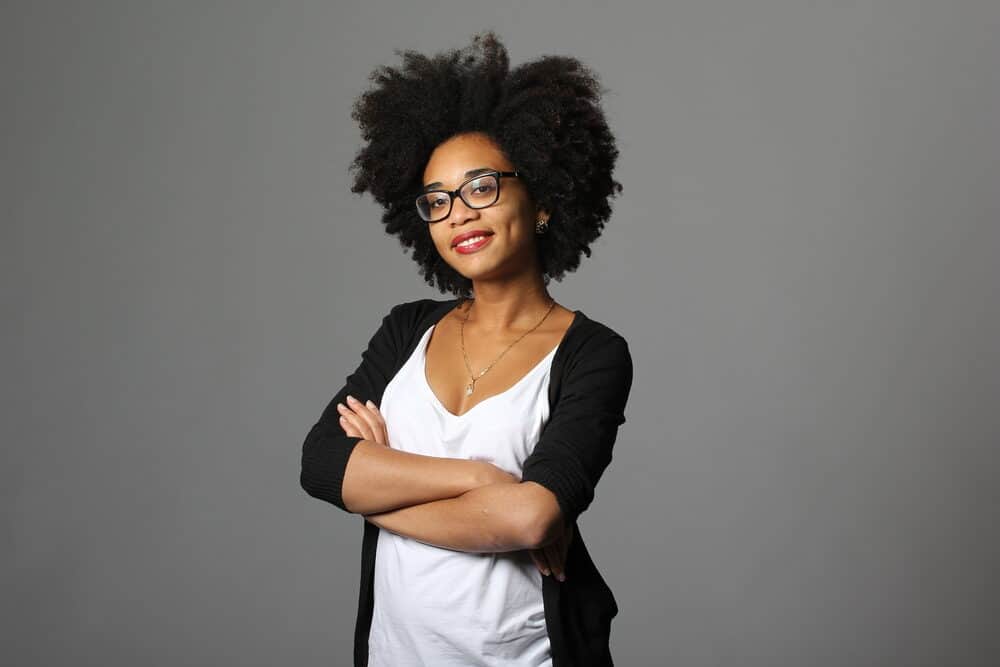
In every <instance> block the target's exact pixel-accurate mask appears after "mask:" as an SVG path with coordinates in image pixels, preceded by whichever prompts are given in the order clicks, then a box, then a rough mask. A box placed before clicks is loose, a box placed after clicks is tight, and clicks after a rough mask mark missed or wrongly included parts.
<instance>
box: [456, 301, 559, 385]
mask: <svg viewBox="0 0 1000 667" xmlns="http://www.w3.org/2000/svg"><path fill="white" fill-rule="evenodd" d="M555 305H556V302H555V299H553V300H552V303H550V304H549V309H548V310H546V311H545V314H544V315H543V316H542V319H540V320H538V324H536V325H535V326H533V327H531V328H530V329H528V330H527V331H525V332H524V333H523V334H521V335H520V336H519V337H518V339H517V340H515V341H514V342H513V343H511V344H510V345H508V346H507V349H506V350H504V351H503V352H501V353H500V356H499V357H497V358H496V359H494V360H493V363H491V364H490V365H489V366H487V367H486V368H484V369H483V370H482V372H480V373H479V376H478V377H477V376H476V375H475V374H474V373H473V372H472V367H471V366H470V365H469V355H467V354H466V353H465V323H466V322H468V321H469V315H470V314H471V310H472V304H469V308H468V309H467V310H466V313H465V319H464V320H462V327H461V330H460V336H461V339H462V357H463V358H464V359H465V368H466V370H468V371H469V378H470V380H471V381H470V382H469V384H467V385H465V395H466V396H472V392H473V391H475V389H476V382H478V381H479V379H480V378H482V377H483V376H484V375H486V371H488V370H490V369H491V368H493V366H494V365H495V364H496V363H497V362H498V361H500V359H502V358H503V355H505V354H507V352H508V351H509V350H510V348H512V347H514V346H515V345H517V344H518V343H519V342H521V339H522V338H524V337H525V336H527V335H528V334H530V333H531V332H532V331H534V330H535V329H537V328H538V327H540V326H542V322H544V321H545V318H546V317H548V316H549V313H551V312H552V309H553V308H554V307H555Z"/></svg>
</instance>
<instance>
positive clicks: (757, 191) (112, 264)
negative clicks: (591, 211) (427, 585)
mask: <svg viewBox="0 0 1000 667" xmlns="http://www.w3.org/2000/svg"><path fill="white" fill-rule="evenodd" d="M486 28H493V29H495V30H497V31H498V32H499V33H500V35H501V37H502V38H503V39H504V40H505V42H506V44H507V46H508V47H509V49H510V53H511V56H512V60H513V61H514V63H515V64H516V63H519V62H522V61H525V60H529V59H533V58H535V57H538V56H540V55H543V54H550V53H553V54H572V55H576V56H578V57H580V58H581V59H582V60H584V61H585V62H587V63H588V64H589V65H591V66H592V67H593V68H594V69H595V70H597V71H598V72H599V73H600V74H601V75H602V77H603V81H604V83H605V85H606V86H607V88H608V94H607V97H606V107H607V111H608V113H609V116H610V121H611V124H612V126H613V128H614V130H615V131H616V132H617V135H618V137H619V140H620V148H621V160H620V169H619V171H618V177H619V179H620V180H621V182H622V183H623V184H624V192H623V193H622V197H621V198H620V199H618V200H617V202H616V207H615V214H614V216H613V219H612V220H611V222H610V224H609V225H608V227H607V230H606V234H605V235H604V237H603V238H602V239H600V241H599V242H598V243H597V244H596V246H595V248H594V255H593V257H592V258H590V259H587V260H585V261H584V263H583V265H582V267H581V268H580V270H579V271H578V272H577V273H576V274H574V275H571V276H569V277H568V278H567V280H565V281H564V282H563V283H554V284H553V294H554V295H555V297H556V298H557V299H558V300H559V301H560V302H561V303H564V304H566V305H568V306H570V307H572V308H579V309H582V310H584V311H585V312H586V313H587V314H588V315H590V316H591V317H593V318H596V319H598V320H601V321H603V322H606V323H608V324H610V325H611V326H613V327H614V328H615V329H617V330H618V331H619V332H621V333H622V334H623V335H624V336H625V337H626V338H627V339H628V340H629V343H630V345H631V349H632V353H633V356H634V359H635V361H636V375H635V384H634V388H633V393H632V398H631V401H630V404H629V408H628V412H627V415H628V422H627V423H626V424H625V425H624V426H623V427H622V430H621V432H620V437H619V442H618V444H617V446H616V450H615V451H616V454H615V459H614V462H613V463H612V465H611V467H610V468H609V469H608V471H607V473H606V474H605V477H604V478H603V480H602V482H601V484H600V486H599V487H598V492H597V498H596V501H595V503H594V505H593V506H592V507H591V509H590V510H589V511H588V512H587V513H586V514H585V515H584V516H583V517H582V518H581V527H582V529H583V531H584V533H585V534H586V535H587V538H588V544H589V545H590V548H591V551H592V553H593V555H594V558H595V560H596V561H597V563H598V566H599V567H600V568H601V569H602V571H603V572H604V573H605V574H606V578H607V580H608V582H609V584H610V585H611V587H612V588H613V590H614V591H615V593H616V595H617V598H618V601H619V604H620V607H621V612H620V614H619V616H618V618H617V619H616V621H615V625H614V628H613V644H612V649H613V653H614V655H615V656H616V659H617V661H618V663H619V664H621V665H679V666H684V667H702V666H709V665H741V666H746V665H760V666H765V665H767V666H774V665H817V666H827V665H828V666H830V667H835V666H838V667H839V666H843V665H852V666H853V665H858V666H861V665H873V666H874V665H927V666H931V665H933V666H935V667H938V666H940V665H968V666H972V665H984V666H985V665H994V664H997V662H996V661H997V660H998V659H1000V658H998V655H1000V652H998V650H997V649H998V646H997V639H996V634H995V633H996V630H997V620H996V619H997V613H998V612H1000V604H998V588H1000V587H998V585H997V584H998V581H997V579H998V576H997V572H998V568H997V563H998V562H1000V539H998V530H997V526H996V515H997V502H998V492H997V479H998V473H1000V461H998V458H1000V457H998V454H997V447H998V443H1000V423H998V422H1000V417H998V414H1000V411H998V409H997V408H998V404H1000V402H998V399H1000V350H998V347H1000V345H998V340H1000V307H998V298H997V286H998V284H1000V268H998V266H1000V263H998V262H997V260H996V258H995V256H996V255H997V254H998V251H1000V228H998V220H1000V203H998V195H997V190H998V185H1000V40H998V39H997V37H996V35H997V34H998V32H1000V4H998V3H996V2H990V1H985V0H984V1H982V2H972V1H970V2H961V1H959V2H917V1H905V0H878V1H871V2H834V1H830V2H803V1H801V0H785V1H779V0H767V1H745V0H744V1H740V0H698V1H694V0H690V1H684V2H666V3H636V2H618V3H611V4H610V6H609V4H607V3H598V2H572V3H571V2H559V1H554V0H553V1H543V0H535V1H533V2H530V3H529V2H503V3H497V2H494V3H470V2H467V1H457V0H449V1H438V2H422V3H405V4H404V3H395V2H385V1H381V0H379V1H372V0H368V1H366V2H363V3H362V2H360V1H359V2H353V3H351V2H340V3H322V2H283V3H280V4H278V3H270V2H159V3H148V2H147V3H139V2H87V3H76V2H64V3H51V2H6V3H4V5H3V9H2V10H0V54H2V61H0V62H2V65H0V66H2V75H3V79H2V81H3V93H2V94H3V105H2V107H0V114H2V115H0V120H2V124H0V127H2V132H3V137H4V139H3V151H2V163H0V165H2V172H0V176H2V178H0V182H2V186H0V187H2V188H3V197H2V202H3V203H2V216H3V226H2V239H0V240H2V244H0V247H2V253H3V257H2V268H0V271H2V276H3V307H4V313H5V314H6V315H5V317H4V323H5V326H4V327H3V336H4V343H5V345H4V348H3V349H4V363H3V369H4V378H5V380H4V383H3V398H4V400H3V426H2V428H3V431H2V436H3V460H2V472H0V475H2V487H0V488H2V494H3V495H2V499H3V538H4V548H3V555H2V558H3V570H2V571H3V576H4V585H3V594H2V595H0V599H2V603H0V605H2V607H0V609H2V615H3V617H2V622H3V627H4V629H5V630H4V634H5V635H6V636H5V639H4V641H3V648H2V649H0V650H2V651H3V653H4V655H3V659H2V661H3V663H4V664H10V665H15V664H16V665H62V664H65V665H69V664H73V665H79V664H88V665H90V664H92V665H215V664H225V665H279V664H297V665H344V664H347V663H348V658H347V656H348V655H349V651H350V642H351V635H352V629H353V623H354V613H355V604H356V599H357V586H358V570H359V555H360V539H361V520H360V519H359V518H358V517H357V516H352V515H348V514H345V513H342V512H340V511H339V510H337V509H335V508H333V507H332V506H330V505H326V504H325V503H322V502H320V501H317V500H314V499H312V498H310V497H308V496H307V495H306V494H305V493H304V492H303V491H302V490H301V489H300V488H299V485H298V474H299V454H300V446H301V442H302V440H303V438H304V437H305V434H306V432H307V430H308V428H309V427H310V426H311V425H312V423H313V422H314V421H315V419H316V418H317V417H318V416H319V412H320V411H321V410H322V408H323V407H324V406H325V404H326V402H327V400H328V399H329V398H330V396H332V394H333V392H334V391H335V390H336V389H337V388H338V387H339V386H340V385H341V383H342V382H343V379H344V377H345V376H346V374H347V373H348V372H349V371H350V370H351V369H353V368H354V366H355V365H356V364H357V362H358V360H359V355H360V352H361V350H362V349H363V347H364V344H365V343H366V342H367V340H368V337H369V336H370V335H371V333H372V332H373V331H374V329H375V328H376V327H377V326H378V324H379V322H380V321H381V318H382V316H383V315H384V314H385V313H386V312H387V311H388V308H389V307H390V306H391V305H392V304H395V303H398V302H400V301H403V300H408V299H415V298H420V297H439V298H443V297H441V295H439V294H438V293H437V292H435V291H433V290H431V289H430V288H429V287H427V286H425V285H424V284H423V282H422V280H421V279H420V277H419V276H418V274H417V271H416V267H415V265H414V264H413V263H412V261H411V260H410V259H409V258H408V257H407V256H406V255H404V254H403V252H402V249H401V248H400V246H399V245H398V244H397V242H396V241H395V240H394V239H392V238H390V237H388V236H386V235H385V234H384V233H383V231H382V229H381V225H380V222H379V210H378V209H377V207H376V206H375V204H374V203H373V202H372V201H371V200H370V199H366V198H359V197H357V196H355V195H352V194H351V193H350V192H349V184H350V175H349V173H348V170H347V167H348V164H349V162H350V160H351V158H352V156H353V154H354V151H355V150H356V149H357V147H358V143H359V136H358V132H357V128H356V127H355V125H354V124H353V122H352V121H351V119H350V108H351V103H352V101H353V99H354V98H355V96H356V95H357V94H358V93H359V92H360V91H361V90H362V89H363V88H364V87H365V85H366V77H367V74H368V73H369V72H370V71H371V69H372V68H374V67H375V66H376V65H379V64H382V63H389V62H395V61H396V59H395V56H394V55H393V49H396V48H414V49H419V50H423V51H436V50H439V49H441V48H453V47H457V46H461V45H463V44H465V43H466V42H467V41H468V39H469V37H470V36H471V35H472V33H474V32H476V31H479V30H482V29H486Z"/></svg>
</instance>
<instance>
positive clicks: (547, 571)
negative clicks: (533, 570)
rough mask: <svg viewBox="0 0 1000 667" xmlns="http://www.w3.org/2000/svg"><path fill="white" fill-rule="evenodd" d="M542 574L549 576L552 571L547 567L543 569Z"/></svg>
mask: <svg viewBox="0 0 1000 667" xmlns="http://www.w3.org/2000/svg"><path fill="white" fill-rule="evenodd" d="M542 574H544V575H545V576H546V577H547V576H549V575H550V574H552V573H551V572H550V571H549V568H545V569H544V570H542Z"/></svg>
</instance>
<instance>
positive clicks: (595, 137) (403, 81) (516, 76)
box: [351, 32, 622, 296]
mask: <svg viewBox="0 0 1000 667" xmlns="http://www.w3.org/2000/svg"><path fill="white" fill-rule="evenodd" d="M396 54H397V55H398V56H400V57H401V58H402V64H401V65H400V66H399V67H392V66H383V67H379V68H378V69H376V70H375V71H374V72H373V73H372V74H371V76H370V80H371V82H372V85H371V87H370V88H369V89H368V90H367V91H365V92H364V93H362V94H361V96H360V97H358V99H357V100H356V102H355V104H354V109H353V113H352V118H354V120H356V121H357V122H358V124H359V125H360V128H361V137H362V140H363V146H362V148H361V149H360V150H359V151H358V153H357V155H356V156H355V158H354V162H353V163H352V165H351V169H352V173H353V175H354V184H353V185H352V187H351V190H352V191H353V192H356V193H363V192H368V193H370V194H371V195H372V197H374V199H375V201H376V202H378V203H379V204H380V205H381V206H382V207H383V208H384V209H385V212H384V214H383V216H382V222H383V223H384V225H385V230H386V232H387V233H389V234H394V235H397V236H398V237H399V241H400V244H401V245H402V246H403V247H404V248H407V249H412V251H413V254H412V257H413V259H414V261H416V262H417V264H418V265H419V267H420V273H421V275H423V277H424V279H425V280H426V281H427V283H428V284H429V285H431V286H435V285H436V286H437V288H438V289H439V290H440V291H441V292H451V293H453V294H455V295H458V296H469V295H470V293H471V289H472V282H471V281H470V280H469V279H468V278H466V277H465V276H463V275H461V274H460V273H458V272H457V271H455V270H454V269H453V268H452V267H451V266H449V265H448V264H447V263H446V262H445V261H444V260H443V259H442V258H441V256H440V255H439V254H438V252H437V249H436V248H435V247H434V243H433V241H432V239H431V235H430V232H429V230H428V228H427V223H426V222H424V220H422V219H421V218H420V216H419V214H418V213H417V210H416V206H415V205H414V201H415V199H416V197H417V196H418V195H419V194H420V192H421V191H422V190H423V170H424V167H425V165H426V164H427V161H428V160H429V158H430V155H431V153H432V152H433V150H434V149H435V148H436V147H437V146H438V145H439V144H441V143H442V142H444V141H445V140H447V139H449V138H451V137H453V136H455V135H459V134H464V133H470V132H477V133H483V134H485V135H487V136H488V137H490V138H491V139H492V140H493V141H494V142H495V143H496V144H497V145H498V146H499V147H500V149H501V151H503V153H504V154H505V155H506V156H507V158H508V159H509V160H510V161H511V163H512V164H514V165H515V168H516V169H517V170H518V172H519V173H520V174H521V178H522V180H523V182H524V183H525V184H526V187H527V190H528V193H529V194H530V196H531V197H532V198H533V200H534V201H535V203H536V204H537V205H538V206H539V207H540V208H542V209H544V210H546V211H548V212H549V214H550V216H549V227H548V231H547V233H545V234H541V235H539V236H537V237H536V239H537V241H538V252H539V259H540V263H541V267H542V273H543V279H544V281H545V283H546V284H547V283H548V282H549V279H550V278H554V279H556V280H562V278H563V276H564V275H565V274H566V272H570V271H574V270H576V268H577V267H578V266H579V265H580V259H581V255H584V254H585V255H587V256H588V257H589V256H590V252H591V251H590V245H591V244H592V243H593V242H594V241H595V240H596V239H597V238H598V237H599V236H600V235H601V232H602V230H603V229H604V224H605V222H606V221H607V219H608V218H609V217H610V215H611V205H610V201H609V200H610V198H611V197H612V196H614V195H615V194H617V193H619V192H621V189H622V186H621V184H620V183H618V182H617V181H615V180H614V179H613V178H612V171H613V170H614V165H615V161H616V159H617V157H618V149H617V148H616V146H615V139H614V136H613V135H612V134H611V131H610V130H609V128H608V124H607V121H606V120H605V117H604V112H603V111H602V109H601V107H600V96H601V86H600V83H599V81H598V79H597V76H596V75H595V74H594V73H593V72H592V71H591V70H589V69H588V68H587V67H585V66H584V65H583V64H582V63H581V62H580V61H579V60H577V59H575V58H571V57H566V56H544V57H541V58H539V59H537V60H534V61H532V62H528V63H525V64H523V65H520V66H518V67H516V68H514V69H513V70H511V69H510V67H509V60H508V57H507V50H506V48H505V47H504V46H503V44H502V43H501V42H500V40H499V38H498V37H497V36H496V35H495V34H494V33H492V32H484V33H481V34H478V35H475V36H474V37H473V38H472V42H471V44H469V45H468V46H466V47H464V48H462V49H455V50H450V51H444V52H441V53H439V54H436V55H434V56H432V57H429V56H426V55H423V54H421V53H417V52H415V51H409V50H407V51H396Z"/></svg>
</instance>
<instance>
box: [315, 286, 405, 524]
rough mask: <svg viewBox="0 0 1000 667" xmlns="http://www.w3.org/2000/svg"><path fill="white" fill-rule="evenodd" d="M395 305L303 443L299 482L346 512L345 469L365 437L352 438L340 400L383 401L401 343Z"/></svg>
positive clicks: (398, 317) (400, 306) (399, 316)
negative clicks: (343, 422) (343, 423)
mask: <svg viewBox="0 0 1000 667" xmlns="http://www.w3.org/2000/svg"><path fill="white" fill-rule="evenodd" d="M406 305H407V304H400V305H398V306H394V307H393V308H392V310H391V311H390V312H389V314H388V315H386V316H385V317H384V318H383V319H382V325H381V326H380V327H379V329H378V331H376V332H375V334H374V335H373V336H372V338H371V340H370V341H369V342H368V347H367V349H366V350H365V351H364V352H363V353H362V355H361V365H359V366H358V368H357V369H356V370H355V371H354V372H353V373H351V374H350V375H349V376H348V377H347V380H346V383H345V384H344V386H343V387H341V389H340V391H338V392H337V393H336V394H335V395H334V397H333V398H332V399H330V402H329V403H328V404H327V406H326V408H325V409H324V410H323V413H322V415H321V416H320V418H319V421H317V422H316V424H315V425H313V427H312V428H311V429H310V430H309V433H308V434H307V435H306V439H305V442H304V443H303V445H302V472H301V474H300V477H299V483H300V484H301V485H302V488H303V489H304V490H305V491H306V493H308V494H309V495H310V496H313V497H314V498H319V499H320V500H325V501H327V502H330V503H332V504H334V505H336V506H337V507H339V508H340V509H342V510H344V511H349V510H347V508H346V507H345V506H344V498H343V495H342V490H343V485H344V472H345V470H346V469H347V461H348V459H350V457H351V453H352V452H353V451H354V447H355V446H356V445H357V444H358V443H359V442H361V440H363V439H364V438H358V437H350V436H347V435H345V434H344V430H343V429H342V428H341V427H340V422H339V420H340V413H338V412H337V403H344V402H345V400H346V398H347V395H348V394H350V395H351V396H353V397H354V398H357V399H358V400H360V401H365V400H371V401H373V402H375V403H381V401H382V392H383V391H384V390H385V387H386V385H387V384H389V380H390V379H391V377H392V375H393V374H394V371H395V367H396V360H397V356H398V354H397V353H398V350H399V347H400V345H401V340H400V335H401V329H402V327H401V326H400V325H401V322H400V320H401V317H402V315H403V311H402V309H403V307H404V306H406Z"/></svg>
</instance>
